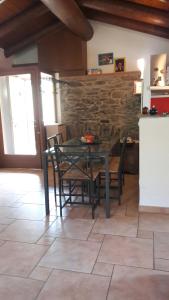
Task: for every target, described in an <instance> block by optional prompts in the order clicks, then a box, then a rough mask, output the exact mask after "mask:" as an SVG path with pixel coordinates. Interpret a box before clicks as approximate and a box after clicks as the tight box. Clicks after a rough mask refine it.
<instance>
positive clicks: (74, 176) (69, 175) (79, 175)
mask: <svg viewBox="0 0 169 300" xmlns="http://www.w3.org/2000/svg"><path fill="white" fill-rule="evenodd" d="M98 175H99V171H98V170H96V171H93V178H92V179H93V181H95V180H96V178H97V176H98ZM62 179H64V180H91V177H90V174H87V173H86V174H85V173H83V172H82V171H80V170H77V169H75V170H73V169H72V170H70V171H68V172H66V173H65V174H64V175H63V176H62Z"/></svg>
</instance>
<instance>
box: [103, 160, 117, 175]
mask: <svg viewBox="0 0 169 300" xmlns="http://www.w3.org/2000/svg"><path fill="white" fill-rule="evenodd" d="M119 165H120V156H112V157H111V160H110V162H109V173H117V172H118V169H119ZM100 173H101V174H105V169H103V166H102V167H101V168H100Z"/></svg>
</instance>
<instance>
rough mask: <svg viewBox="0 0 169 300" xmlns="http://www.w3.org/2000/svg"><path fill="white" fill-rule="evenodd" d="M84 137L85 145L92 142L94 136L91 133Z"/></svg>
mask: <svg viewBox="0 0 169 300" xmlns="http://www.w3.org/2000/svg"><path fill="white" fill-rule="evenodd" d="M84 137H85V139H86V142H87V143H90V144H91V143H93V142H94V135H92V134H91V133H86V134H85V135H84Z"/></svg>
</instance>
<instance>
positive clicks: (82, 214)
mask: <svg viewBox="0 0 169 300" xmlns="http://www.w3.org/2000/svg"><path fill="white" fill-rule="evenodd" d="M88 213H89V214H90V217H91V207H90V206H82V205H78V206H72V207H71V208H70V209H69V211H68V214H67V217H68V218H72V219H75V218H77V219H83V218H84V219H86V217H87V215H88Z"/></svg>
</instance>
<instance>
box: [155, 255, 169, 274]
mask: <svg viewBox="0 0 169 300" xmlns="http://www.w3.org/2000/svg"><path fill="white" fill-rule="evenodd" d="M155 269H156V270H161V271H167V272H169V259H161V258H156V259H155Z"/></svg>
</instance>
